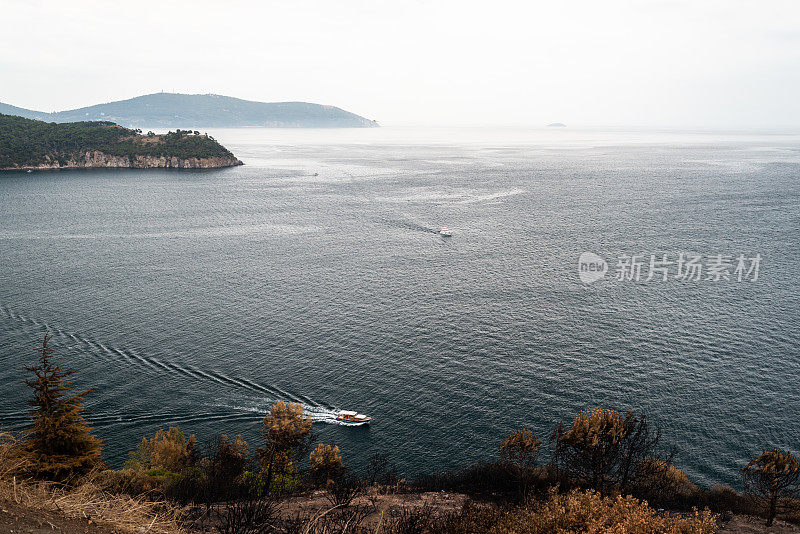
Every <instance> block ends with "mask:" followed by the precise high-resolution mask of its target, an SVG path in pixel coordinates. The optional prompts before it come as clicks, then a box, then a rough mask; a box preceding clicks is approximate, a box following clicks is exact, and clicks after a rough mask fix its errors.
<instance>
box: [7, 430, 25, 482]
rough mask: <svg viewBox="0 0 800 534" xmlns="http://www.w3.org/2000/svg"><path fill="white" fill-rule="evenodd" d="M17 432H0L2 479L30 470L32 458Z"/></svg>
mask: <svg viewBox="0 0 800 534" xmlns="http://www.w3.org/2000/svg"><path fill="white" fill-rule="evenodd" d="M21 445H22V443H21V441H20V439H19V436H18V435H17V434H14V433H12V432H0V479H6V478H10V477H13V476H15V475H18V474H19V473H23V472H25V471H27V470H28V467H29V466H30V460H29V456H28V454H27V453H26V452H25V449H24V448H23V447H22V446H21Z"/></svg>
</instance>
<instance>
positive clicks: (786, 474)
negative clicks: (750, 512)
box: [742, 449, 800, 527]
mask: <svg viewBox="0 0 800 534" xmlns="http://www.w3.org/2000/svg"><path fill="white" fill-rule="evenodd" d="M742 478H743V481H744V485H745V487H747V488H748V489H750V490H751V491H755V492H757V493H760V494H761V496H762V498H763V499H764V500H765V501H766V504H767V526H768V527H769V526H772V522H773V521H774V520H775V515H776V514H777V512H778V501H779V500H780V499H781V498H784V497H791V496H793V495H795V494H797V492H798V491H800V486H798V482H799V481H800V462H799V461H798V460H797V458H796V457H795V456H792V453H790V452H788V451H787V452H782V451H781V450H779V449H772V450H771V451H764V452H763V453H761V456H759V457H758V458H755V459H754V460H751V461H750V463H749V464H747V465H746V466H745V467H744V469H743V470H742Z"/></svg>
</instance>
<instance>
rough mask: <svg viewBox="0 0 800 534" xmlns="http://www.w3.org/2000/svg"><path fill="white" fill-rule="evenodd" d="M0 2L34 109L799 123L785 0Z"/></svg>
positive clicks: (712, 125)
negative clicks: (297, 104)
mask: <svg viewBox="0 0 800 534" xmlns="http://www.w3.org/2000/svg"><path fill="white" fill-rule="evenodd" d="M5 4H6V5H5V6H4V18H5V21H6V24H5V31H4V33H3V34H2V35H0V72H2V73H3V78H4V85H3V90H2V91H0V102H3V103H6V104H11V105H14V106H18V107H23V108H27V109H34V110H37V111H47V112H49V111H62V110H67V109H74V108H80V107H84V106H91V105H94V104H99V103H104V102H112V101H117V100H124V99H127V98H132V97H136V96H141V95H144V94H150V93H157V92H160V91H162V90H163V91H165V92H177V93H188V94H206V93H214V94H221V95H226V96H232V97H236V98H242V99H246V100H256V101H263V102H278V101H305V102H315V103H319V104H326V105H333V106H337V107H340V108H342V109H345V110H347V111H351V112H353V113H356V114H359V115H361V116H364V117H367V118H369V119H375V120H378V121H379V122H380V123H381V124H384V125H402V124H436V125H452V126H461V125H470V126H479V125H487V126H500V125H504V126H534V127H538V126H543V125H546V124H548V123H551V122H563V123H566V124H567V125H570V126H580V127H633V128H679V129H753V128H759V129H778V130H781V129H797V128H800V103H798V101H797V98H796V96H795V95H796V94H798V93H800V69H798V68H797V67H798V65H800V4H795V3H792V2H788V1H768V2H754V1H733V2H722V1H711V2H704V3H702V4H697V3H692V2H683V1H663V2H649V3H647V4H642V3H634V2H623V1H615V2H610V3H603V4H602V5H600V4H596V3H592V2H585V1H575V2H570V3H566V4H562V5H558V6H553V5H541V6H539V5H535V6H531V5H517V4H516V3H513V2H502V1H501V2H493V3H491V4H475V3H464V2H459V3H456V2H444V1H441V2H429V3H426V2H421V1H412V2H407V3H404V4H402V5H394V4H390V3H387V2H367V1H357V2H351V3H348V4H336V5H334V4H330V3H325V2H319V1H309V2H301V3H294V4H291V5H289V4H272V3H267V4H261V3H254V2H237V3H235V4H233V5H229V6H221V5H219V4H215V3H210V2H204V1H201V2H191V3H189V2H174V3H170V4H158V3H156V2H152V1H150V0H145V1H143V2H140V3H138V4H137V5H138V6H139V8H138V9H137V10H135V11H132V10H130V9H126V8H122V7H119V6H116V5H110V4H109V5H106V4H105V3H101V2H95V1H85V2H71V3H70V5H65V4H50V3H45V2H40V1H22V0H10V1H7V2H6V3H5ZM133 15H135V16H133Z"/></svg>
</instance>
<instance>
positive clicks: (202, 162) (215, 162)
mask: <svg viewBox="0 0 800 534" xmlns="http://www.w3.org/2000/svg"><path fill="white" fill-rule="evenodd" d="M45 160H46V162H45V163H41V164H39V165H33V166H21V167H7V168H6V169H18V170H45V169H91V168H96V167H110V168H128V169H216V168H220V167H235V166H236V165H244V164H243V163H242V162H241V161H239V160H238V159H236V158H235V157H234V156H216V157H209V158H178V157H174V156H172V157H167V156H130V157H128V156H112V155H109V154H106V153H104V152H100V151H99V150H95V151H93V152H86V153H82V154H76V155H73V156H71V157H70V158H69V159H68V160H66V161H63V160H62V161H58V160H54V159H53V158H51V157H49V156H46V157H45Z"/></svg>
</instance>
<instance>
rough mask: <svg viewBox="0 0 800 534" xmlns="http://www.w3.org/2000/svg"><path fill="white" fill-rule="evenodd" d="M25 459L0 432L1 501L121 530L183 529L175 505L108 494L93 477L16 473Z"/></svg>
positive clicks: (154, 531) (15, 444)
mask: <svg viewBox="0 0 800 534" xmlns="http://www.w3.org/2000/svg"><path fill="white" fill-rule="evenodd" d="M27 461H28V460H27V459H26V455H25V453H24V451H22V449H21V447H19V441H18V439H17V437H16V436H15V435H13V434H10V433H7V432H2V433H0V501H8V502H14V503H16V504H18V505H21V506H24V507H26V508H28V509H30V510H32V511H35V510H42V511H48V512H55V513H58V514H62V515H64V516H65V517H70V518H75V519H83V520H92V521H93V522H95V523H98V524H107V525H109V526H111V527H113V528H114V529H116V530H119V531H122V532H147V533H152V534H162V533H163V534H166V533H176V532H183V530H182V529H181V528H180V526H179V522H178V520H179V511H178V510H177V509H176V508H175V507H172V506H169V505H165V504H164V503H162V502H157V501H150V500H148V499H146V498H145V497H131V496H128V495H114V494H110V493H108V492H106V491H103V490H102V489H101V488H100V487H99V486H98V485H97V484H95V483H94V482H93V481H92V477H88V478H87V479H86V480H85V481H84V482H81V483H79V484H75V485H64V484H57V483H53V482H44V481H37V480H32V479H24V478H20V477H19V476H18V475H17V473H22V472H24V469H25V466H26V463H27Z"/></svg>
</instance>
